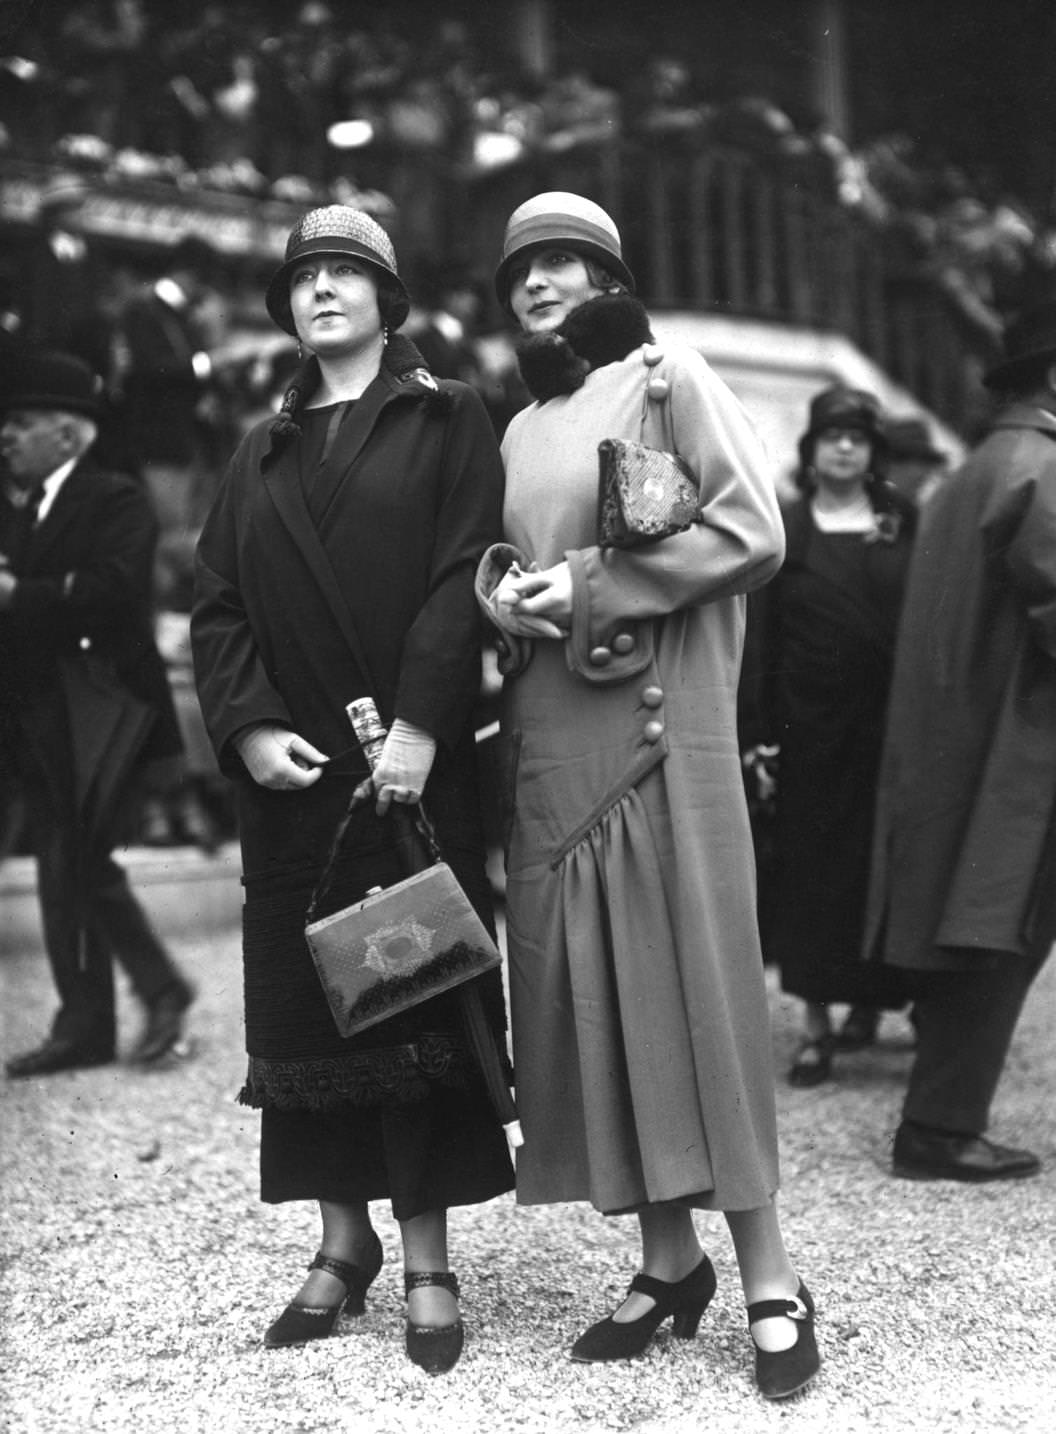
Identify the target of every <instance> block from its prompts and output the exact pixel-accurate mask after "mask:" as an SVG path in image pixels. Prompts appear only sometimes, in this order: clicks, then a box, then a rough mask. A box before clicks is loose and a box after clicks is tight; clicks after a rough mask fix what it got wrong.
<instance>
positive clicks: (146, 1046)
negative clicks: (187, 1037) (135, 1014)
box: [128, 981, 194, 1066]
mask: <svg viewBox="0 0 1056 1434" xmlns="http://www.w3.org/2000/svg"><path fill="white" fill-rule="evenodd" d="M193 1000H194V991H193V990H192V988H191V987H190V986H189V985H188V984H187V983H186V981H181V982H180V983H179V984H178V985H174V986H171V987H169V989H168V990H166V991H163V992H162V993H161V995H160V996H158V997H157V998H156V1000H154V1001H152V1002H151V1003H150V1005H149V1006H148V1007H147V1024H146V1027H145V1028H144V1031H143V1034H142V1035H141V1036H140V1038H139V1040H138V1042H137V1043H136V1045H135V1046H134V1048H133V1049H132V1051H131V1053H130V1054H129V1057H128V1059H129V1061H130V1062H131V1063H132V1064H133V1065H139V1066H149V1065H153V1064H154V1063H155V1062H156V1061H159V1060H161V1058H162V1056H164V1055H166V1054H167V1053H168V1052H169V1051H171V1050H172V1048H173V1046H174V1045H175V1044H176V1042H177V1041H178V1040H179V1039H180V1037H181V1036H182V1035H183V1018H184V1014H185V1012H186V1010H187V1008H188V1006H189V1005H190V1004H191V1002H192V1001H193Z"/></svg>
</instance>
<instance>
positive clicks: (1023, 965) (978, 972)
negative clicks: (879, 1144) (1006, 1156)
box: [902, 952, 1043, 1135]
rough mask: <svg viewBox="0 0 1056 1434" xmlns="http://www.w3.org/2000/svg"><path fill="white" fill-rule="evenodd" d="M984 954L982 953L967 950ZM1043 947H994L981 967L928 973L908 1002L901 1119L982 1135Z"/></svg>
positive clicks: (959, 1132)
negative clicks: (908, 1059)
mask: <svg viewBox="0 0 1056 1434" xmlns="http://www.w3.org/2000/svg"><path fill="white" fill-rule="evenodd" d="M972 955H973V957H974V958H976V959H978V958H980V957H981V958H982V960H983V961H986V953H979V952H976V953H972ZM1042 960H1043V955H1042V956H1039V955H1030V956H1014V955H1011V954H1009V953H1007V952H997V953H994V955H993V960H992V962H990V961H986V964H985V966H984V967H983V969H974V970H973V969H969V970H961V971H941V972H934V973H930V974H929V975H928V976H927V977H926V978H925V982H924V985H923V991H922V994H920V995H919V996H918V997H917V998H916V1000H915V1001H914V1004H913V1015H914V1024H915V1026H916V1029H917V1053H916V1059H915V1060H914V1062H913V1069H912V1071H911V1072H910V1076H909V1089H908V1090H907V1092H906V1099H905V1104H904V1105H903V1108H902V1118H903V1120H909V1121H912V1122H914V1123H915V1124H917V1125H926V1126H930V1127H931V1128H932V1129H935V1130H944V1131H950V1132H955V1133H958V1134H962V1135H982V1133H983V1132H984V1131H985V1130H986V1128H987V1126H988V1124H989V1121H990V1106H991V1103H992V1102H993V1099H994V1092H995V1091H996V1090H997V1084H998V1081H999V1080H1000V1079H1001V1072H1002V1071H1003V1070H1004V1066H1005V1060H1006V1058H1007V1056H1008V1050H1009V1046H1010V1045H1011V1044H1012V1036H1013V1034H1014V1032H1015V1029H1016V1023H1017V1021H1018V1020H1019V1015H1020V1012H1021V1011H1022V1009H1023V1003H1024V1001H1025V1000H1026V998H1027V992H1028V991H1029V990H1030V986H1031V982H1032V981H1033V980H1034V977H1035V976H1036V975H1037V973H1038V971H1039V970H1040V969H1041V964H1042Z"/></svg>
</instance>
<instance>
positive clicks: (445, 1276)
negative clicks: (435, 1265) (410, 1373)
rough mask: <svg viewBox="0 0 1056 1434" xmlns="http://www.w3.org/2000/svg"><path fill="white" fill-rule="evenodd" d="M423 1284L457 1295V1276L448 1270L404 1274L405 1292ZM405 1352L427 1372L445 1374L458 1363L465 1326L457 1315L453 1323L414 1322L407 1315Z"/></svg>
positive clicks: (408, 1292)
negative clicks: (429, 1323) (425, 1323)
mask: <svg viewBox="0 0 1056 1434" xmlns="http://www.w3.org/2000/svg"><path fill="white" fill-rule="evenodd" d="M426 1285H438V1286H439V1287H440V1288H441V1289H444V1290H447V1291H448V1293H449V1294H452V1295H454V1297H455V1299H456V1300H457V1299H458V1297H459V1288H458V1279H457V1277H456V1276H455V1275H452V1274H450V1273H449V1272H448V1271H447V1270H436V1271H433V1270H414V1271H408V1272H406V1273H405V1274H404V1276H403V1287H404V1290H405V1291H406V1293H407V1294H408V1295H410V1293H411V1291H412V1290H417V1289H422V1288H423V1287H424V1286H426ZM405 1337H406V1348H407V1354H408V1356H409V1358H410V1359H412V1360H413V1361H414V1363H415V1364H416V1365H418V1367H419V1369H424V1370H425V1372H426V1374H446V1373H447V1372H448V1370H449V1369H453V1368H454V1367H455V1365H456V1364H457V1363H458V1360H459V1356H460V1355H461V1353H462V1345H463V1343H464V1340H465V1329H464V1327H463V1324H462V1318H461V1316H459V1318H458V1319H456V1320H455V1322H454V1324H445V1325H438V1326H433V1325H423V1324H413V1323H412V1322H411V1320H410V1319H409V1318H408V1320H407V1326H406V1331H405Z"/></svg>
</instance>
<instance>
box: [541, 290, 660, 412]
mask: <svg viewBox="0 0 1056 1434" xmlns="http://www.w3.org/2000/svg"><path fill="white" fill-rule="evenodd" d="M652 342H653V335H652V331H651V330H650V328H649V315H648V314H647V313H646V312H645V309H644V308H643V306H642V304H641V303H640V302H639V300H638V299H636V298H635V297H634V296H633V294H599V295H598V297H597V298H595V299H588V300H587V301H586V303H585V304H580V306H579V308H578V309H573V311H572V313H570V314H569V316H568V318H567V319H566V320H565V322H564V323H563V324H562V325H561V327H560V328H557V329H554V331H553V332H552V333H549V334H524V335H522V337H521V338H519V339H518V340H517V345H516V348H517V362H518V364H519V365H520V370H521V377H522V378H523V379H524V382H525V385H526V386H527V389H528V392H529V393H530V394H531V395H532V397H533V398H535V399H538V400H539V402H540V403H545V402H546V400H547V399H548V398H557V397H558V396H559V395H560V394H564V393H575V391H576V389H577V388H582V387H583V384H584V381H585V380H586V377H587V374H588V373H590V372H591V370H592V369H596V368H601V367H603V366H604V365H605V364H609V363H617V362H618V361H619V360H620V359H623V358H626V357H627V355H628V354H629V353H630V352H631V350H632V349H636V348H639V347H640V346H641V345H642V344H648V343H652Z"/></svg>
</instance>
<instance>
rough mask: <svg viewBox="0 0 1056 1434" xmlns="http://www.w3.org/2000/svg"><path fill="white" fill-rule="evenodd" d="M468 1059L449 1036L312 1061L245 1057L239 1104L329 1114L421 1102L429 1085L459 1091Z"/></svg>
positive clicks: (431, 1036) (428, 1036) (427, 1037)
mask: <svg viewBox="0 0 1056 1434" xmlns="http://www.w3.org/2000/svg"><path fill="white" fill-rule="evenodd" d="M469 1063H470V1057H469V1055H468V1052H467V1051H466V1048H465V1046H464V1045H462V1043H461V1042H460V1041H458V1040H457V1039H456V1038H455V1037H453V1036H448V1035H444V1034H442V1033H439V1032H437V1033H427V1034H423V1035H422V1036H421V1037H420V1038H419V1039H418V1040H417V1041H415V1042H413V1043H408V1044H406V1045H399V1046H384V1047H379V1048H378V1049H376V1050H365V1051H354V1052H353V1051H350V1052H349V1053H348V1055H344V1056H332V1057H324V1058H322V1059H318V1060H285V1061H283V1060H269V1059H267V1058H266V1057H263V1056H250V1058H249V1068H248V1071H247V1073H246V1083H245V1085H244V1086H243V1087H242V1089H241V1090H240V1091H239V1093H238V1103H239V1105H248V1106H252V1107H254V1108H255V1109H257V1110H260V1109H263V1108H264V1107H265V1106H273V1107H276V1108H277V1109H279V1110H330V1109H332V1108H334V1107H335V1106H339V1105H344V1104H352V1105H358V1106H365V1105H390V1104H403V1103H406V1102H409V1101H418V1100H424V1099H425V1097H426V1096H427V1095H428V1094H429V1086H430V1083H431V1082H434V1081H435V1082H440V1083H441V1084H443V1085H447V1086H455V1087H458V1088H465V1086H466V1084H467V1074H468V1070H469Z"/></svg>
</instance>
